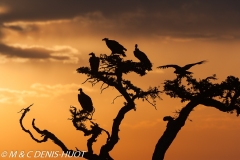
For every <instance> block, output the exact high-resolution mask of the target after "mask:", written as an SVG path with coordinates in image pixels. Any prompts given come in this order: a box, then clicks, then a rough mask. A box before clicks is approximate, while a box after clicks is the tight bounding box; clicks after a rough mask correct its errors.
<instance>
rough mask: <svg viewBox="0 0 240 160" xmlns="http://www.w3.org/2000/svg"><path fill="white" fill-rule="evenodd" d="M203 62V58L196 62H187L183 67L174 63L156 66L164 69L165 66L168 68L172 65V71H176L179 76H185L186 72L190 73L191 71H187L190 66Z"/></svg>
mask: <svg viewBox="0 0 240 160" xmlns="http://www.w3.org/2000/svg"><path fill="white" fill-rule="evenodd" d="M205 62H206V61H205V60H204V61H200V62H197V63H192V64H187V65H185V66H184V67H180V66H178V65H175V64H170V65H165V66H159V67H157V68H162V69H165V68H168V67H173V68H175V71H174V73H176V74H178V75H180V76H185V75H187V74H192V72H189V71H187V70H188V69H190V68H191V67H192V66H194V65H197V64H202V63H205Z"/></svg>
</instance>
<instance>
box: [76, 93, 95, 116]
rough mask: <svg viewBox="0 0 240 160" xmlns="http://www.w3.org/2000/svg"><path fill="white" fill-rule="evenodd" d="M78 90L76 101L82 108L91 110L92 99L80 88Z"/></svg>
mask: <svg viewBox="0 0 240 160" xmlns="http://www.w3.org/2000/svg"><path fill="white" fill-rule="evenodd" d="M78 90H79V91H80V94H78V102H79V103H80V105H81V106H82V108H83V110H85V111H87V112H92V111H93V108H94V107H93V103H92V99H91V98H90V97H89V96H88V95H86V94H85V93H84V92H83V91H82V88H79V89H78Z"/></svg>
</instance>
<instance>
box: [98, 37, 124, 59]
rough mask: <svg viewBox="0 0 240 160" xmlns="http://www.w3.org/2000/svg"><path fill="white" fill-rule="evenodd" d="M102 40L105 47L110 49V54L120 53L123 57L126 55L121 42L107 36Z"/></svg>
mask: <svg viewBox="0 0 240 160" xmlns="http://www.w3.org/2000/svg"><path fill="white" fill-rule="evenodd" d="M102 40H103V41H105V42H106V45H107V47H108V48H109V49H110V50H111V51H112V54H122V55H123V57H126V54H125V52H124V51H127V49H126V48H124V47H123V46H122V45H121V44H119V43H118V42H117V41H115V40H109V39H108V38H103V39H102Z"/></svg>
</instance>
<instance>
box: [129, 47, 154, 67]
mask: <svg viewBox="0 0 240 160" xmlns="http://www.w3.org/2000/svg"><path fill="white" fill-rule="evenodd" d="M133 53H134V56H135V57H136V58H138V59H139V60H140V62H141V63H143V64H144V65H146V66H145V67H148V68H149V69H151V68H152V63H151V62H150V60H149V59H148V57H147V55H146V54H145V53H144V52H142V51H140V50H139V49H137V48H136V49H135V51H134V52H133Z"/></svg>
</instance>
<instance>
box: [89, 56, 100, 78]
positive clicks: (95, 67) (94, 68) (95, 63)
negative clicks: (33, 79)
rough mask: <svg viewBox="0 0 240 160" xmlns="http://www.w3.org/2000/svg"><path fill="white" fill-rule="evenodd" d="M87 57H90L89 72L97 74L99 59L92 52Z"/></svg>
mask: <svg viewBox="0 0 240 160" xmlns="http://www.w3.org/2000/svg"><path fill="white" fill-rule="evenodd" d="M89 55H91V57H90V58H89V63H90V67H91V72H92V73H95V74H96V73H97V72H98V68H99V62H100V59H99V57H96V56H95V54H94V53H93V52H92V53H89Z"/></svg>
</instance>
